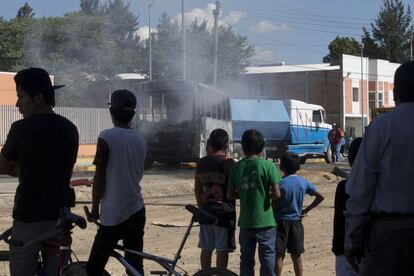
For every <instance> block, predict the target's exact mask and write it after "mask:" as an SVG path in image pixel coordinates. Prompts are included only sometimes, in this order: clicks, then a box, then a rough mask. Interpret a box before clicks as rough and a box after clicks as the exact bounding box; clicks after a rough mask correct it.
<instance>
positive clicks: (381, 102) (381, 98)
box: [377, 92, 384, 107]
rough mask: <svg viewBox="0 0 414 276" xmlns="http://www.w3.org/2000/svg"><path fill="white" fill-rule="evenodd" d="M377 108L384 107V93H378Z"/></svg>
mask: <svg viewBox="0 0 414 276" xmlns="http://www.w3.org/2000/svg"><path fill="white" fill-rule="evenodd" d="M377 95H378V107H384V93H382V92H378V94H377Z"/></svg>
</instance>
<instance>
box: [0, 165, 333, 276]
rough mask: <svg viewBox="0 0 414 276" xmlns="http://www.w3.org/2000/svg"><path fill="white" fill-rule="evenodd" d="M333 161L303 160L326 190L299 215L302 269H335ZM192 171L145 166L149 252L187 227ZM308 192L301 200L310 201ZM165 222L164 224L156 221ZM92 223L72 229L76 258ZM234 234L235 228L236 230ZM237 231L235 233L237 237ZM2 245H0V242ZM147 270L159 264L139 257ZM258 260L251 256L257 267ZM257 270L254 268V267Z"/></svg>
mask: <svg viewBox="0 0 414 276" xmlns="http://www.w3.org/2000/svg"><path fill="white" fill-rule="evenodd" d="M332 168H333V167H332V166H330V165H328V164H320V163H313V164H309V165H306V166H305V167H304V168H303V169H302V170H301V171H300V173H299V174H300V175H302V176H304V177H306V178H307V179H308V180H309V181H311V182H312V183H314V184H315V185H316V186H317V188H318V190H319V191H320V192H321V193H322V194H323V195H324V196H325V201H324V202H322V204H321V205H320V206H319V207H318V208H317V209H314V210H313V211H311V212H310V214H309V216H308V217H306V218H305V219H304V220H303V223H304V227H305V250H306V252H305V253H304V255H303V262H304V271H305V273H304V274H305V275H318V276H324V275H334V256H333V254H332V253H331V241H332V221H333V204H334V194H335V188H336V184H337V183H338V181H339V180H340V179H339V178H337V177H336V176H334V175H333V174H331V173H330V171H331V170H332ZM193 178H194V171H193V170H191V169H183V170H178V171H172V170H171V171H168V170H153V171H148V172H146V174H145V176H144V178H143V181H142V190H143V195H144V199H145V204H146V210H147V223H146V227H145V237H144V239H145V242H144V250H145V251H146V252H150V253H152V254H159V255H162V256H164V257H168V258H173V257H174V254H175V251H176V250H177V248H178V246H179V243H180V240H181V238H182V236H183V234H184V231H185V230H186V225H187V224H188V223H189V221H190V219H191V215H190V213H189V212H187V211H186V210H185V209H184V206H185V205H186V204H195V199H194V196H193ZM76 189H77V190H76V194H77V200H78V204H77V207H76V208H75V209H74V212H75V213H77V214H82V215H83V211H82V207H83V206H84V205H85V204H88V203H89V202H90V199H91V190H90V188H87V187H78V188H76ZM310 200H311V198H309V197H307V198H306V200H305V205H308V204H309V203H310ZM12 203H13V195H10V194H9V195H7V194H2V195H0V230H5V229H7V228H8V227H9V226H10V224H11V216H10V214H11V207H12ZM160 225H168V226H160ZM198 231H199V227H194V228H193V230H192V232H191V235H190V237H189V239H188V242H187V244H186V246H185V248H184V250H183V252H182V258H181V260H180V262H179V265H180V266H181V267H182V268H184V269H185V270H186V271H187V272H188V273H189V274H190V275H191V274H193V273H194V272H196V271H197V270H198V268H199V253H200V251H199V249H198V248H197V243H198ZM95 233H96V227H95V226H94V225H92V224H89V225H88V227H87V229H86V230H80V229H74V234H73V240H74V242H73V250H74V251H75V253H76V254H77V256H78V258H79V259H81V260H86V259H87V257H88V254H89V250H90V248H91V245H92V242H93V237H94V235H95ZM236 235H237V236H238V233H236ZM237 236H236V237H237ZM4 247H5V245H4V244H2V245H0V248H4ZM239 258H240V252H239V248H238V249H237V251H236V252H235V253H233V254H231V255H230V260H229V269H230V270H232V271H234V272H236V273H238V271H239ZM144 265H145V271H146V273H147V275H149V272H150V271H151V270H158V269H159V266H158V265H157V264H154V263H151V262H144ZM258 268H259V262H258V260H257V261H256V271H257V272H258ZM107 270H108V271H109V272H111V273H113V275H125V272H124V270H123V268H122V266H121V265H120V264H119V263H117V262H116V261H115V260H110V262H109V263H108V265H107ZM256 274H257V275H258V273H256ZM283 275H294V273H293V266H292V262H291V261H290V259H289V258H286V261H285V266H284V271H283Z"/></svg>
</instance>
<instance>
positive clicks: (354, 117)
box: [227, 55, 400, 136]
mask: <svg viewBox="0 0 414 276" xmlns="http://www.w3.org/2000/svg"><path fill="white" fill-rule="evenodd" d="M399 65H400V64H397V63H390V62H388V61H386V60H370V59H368V58H365V57H364V58H361V57H358V56H351V55H342V59H341V64H340V65H334V66H331V65H330V64H304V65H284V64H281V65H277V66H258V67H248V68H247V69H246V71H245V72H243V73H242V74H241V75H240V79H239V84H238V85H237V89H236V90H237V92H236V91H233V93H232V94H233V95H237V96H243V97H244V96H247V97H250V96H255V97H275V98H289V99H296V100H300V101H304V102H308V103H312V104H318V105H322V106H323V107H324V108H325V111H326V116H327V121H328V122H330V123H336V124H338V125H339V126H340V127H341V128H343V129H345V130H346V131H347V133H349V134H351V135H355V136H361V135H362V132H363V128H364V127H363V126H366V125H367V124H368V123H369V122H370V110H371V109H372V108H374V107H392V106H394V100H393V96H392V89H393V78H394V72H395V70H396V69H397V68H398V66H399ZM361 72H363V74H361ZM229 88H230V90H232V89H231V87H230V86H229V87H228V88H227V89H228V90H229ZM233 90H235V88H233Z"/></svg>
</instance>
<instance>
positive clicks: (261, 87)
mask: <svg viewBox="0 0 414 276" xmlns="http://www.w3.org/2000/svg"><path fill="white" fill-rule="evenodd" d="M258 94H259V96H264V94H265V85H264V83H259V93H258Z"/></svg>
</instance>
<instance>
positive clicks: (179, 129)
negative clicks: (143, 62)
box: [133, 80, 232, 166]
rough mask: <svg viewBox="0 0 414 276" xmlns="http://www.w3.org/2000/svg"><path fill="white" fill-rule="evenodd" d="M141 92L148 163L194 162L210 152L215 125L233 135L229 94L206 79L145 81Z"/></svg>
mask: <svg viewBox="0 0 414 276" xmlns="http://www.w3.org/2000/svg"><path fill="white" fill-rule="evenodd" d="M133 91H134V93H135V94H136V96H137V100H138V103H137V111H136V112H137V113H136V116H135V117H136V118H135V120H134V124H135V128H137V129H139V130H140V131H141V132H142V133H143V134H144V136H145V138H146V140H147V143H148V149H149V151H148V155H147V166H150V165H152V163H153V162H159V163H170V164H177V163H180V162H194V161H197V160H198V159H199V158H200V157H202V156H204V155H205V154H206V142H207V138H208V135H209V134H210V132H211V131H212V130H213V129H215V128H222V129H225V130H226V131H227V132H228V133H229V136H230V137H232V128H231V116H230V112H229V101H228V97H227V95H226V94H225V93H223V92H222V91H220V90H218V89H216V88H214V87H212V86H208V85H205V84H202V83H197V82H193V81H184V80H164V81H144V82H140V83H138V84H137V86H136V87H134V89H133Z"/></svg>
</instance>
